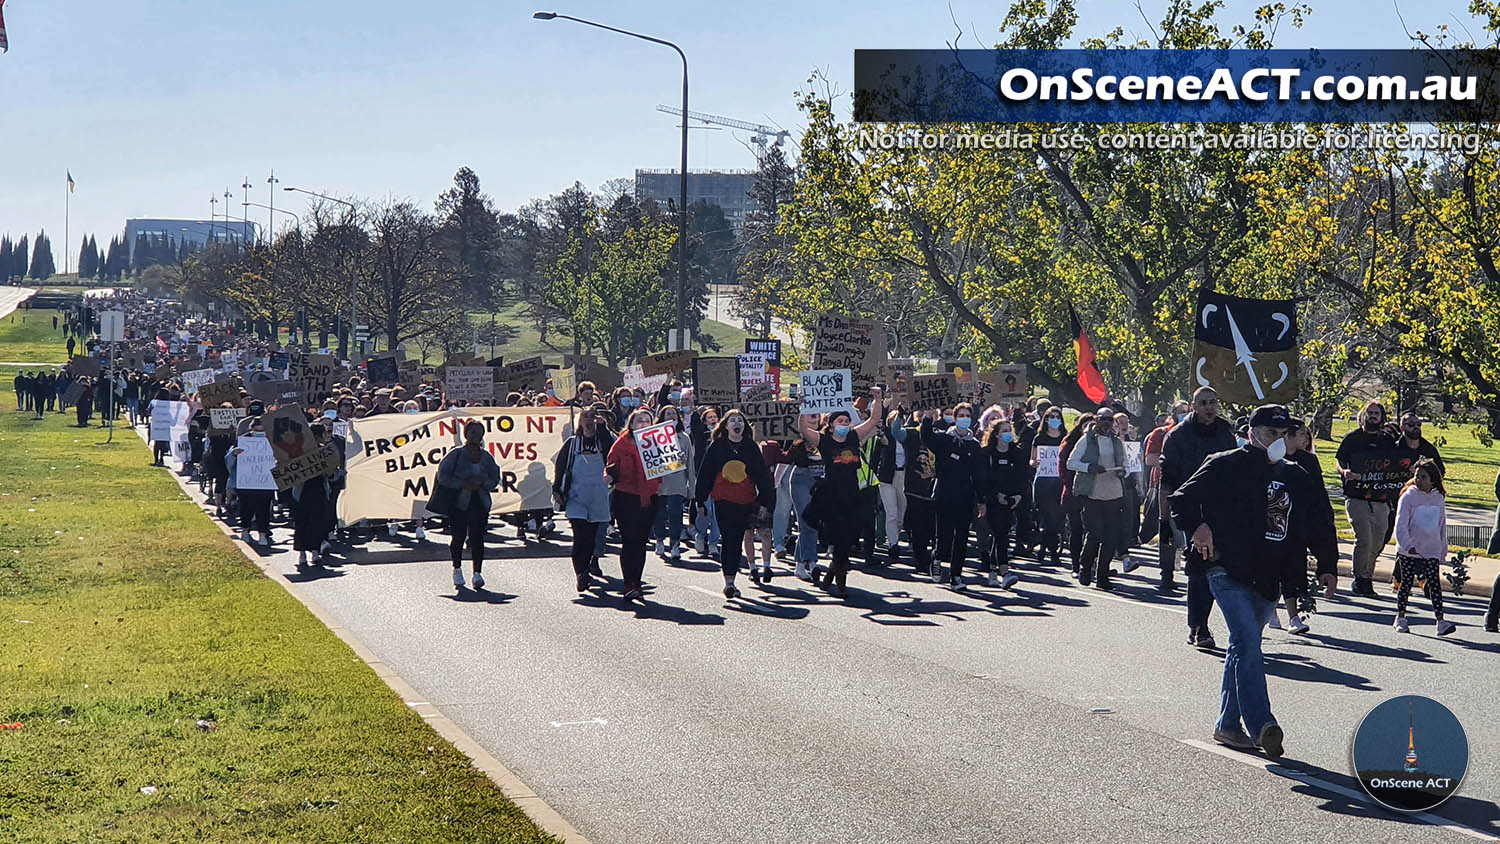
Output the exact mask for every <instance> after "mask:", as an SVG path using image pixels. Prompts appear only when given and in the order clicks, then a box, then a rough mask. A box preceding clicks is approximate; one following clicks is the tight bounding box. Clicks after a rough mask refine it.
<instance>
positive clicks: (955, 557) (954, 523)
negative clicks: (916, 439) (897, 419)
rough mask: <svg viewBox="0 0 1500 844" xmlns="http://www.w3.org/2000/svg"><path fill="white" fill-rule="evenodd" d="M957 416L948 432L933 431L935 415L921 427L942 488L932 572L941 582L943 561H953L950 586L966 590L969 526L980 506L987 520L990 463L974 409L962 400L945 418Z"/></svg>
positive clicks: (937, 496)
mask: <svg viewBox="0 0 1500 844" xmlns="http://www.w3.org/2000/svg"><path fill="white" fill-rule="evenodd" d="M949 416H952V418H953V427H951V428H950V429H948V430H947V431H937V430H934V429H933V425H932V419H931V417H930V416H928V417H924V418H923V419H922V424H921V433H922V445H923V447H924V448H926V449H927V450H929V451H931V452H932V457H933V468H934V470H935V474H936V475H937V487H936V490H935V497H934V499H933V504H934V506H935V508H936V510H937V553H936V554H935V555H934V560H933V568H932V571H931V572H930V577H931V578H932V582H934V583H937V582H938V578H939V572H938V570H937V567H938V560H941V559H944V558H946V560H947V562H948V587H949V588H950V589H953V590H955V591H963V590H964V588H965V585H964V580H963V570H964V560H965V558H966V557H967V556H968V551H969V526H970V524H971V522H972V521H973V518H974V513H975V505H976V504H977V505H978V511H979V518H981V519H982V518H985V507H984V502H983V498H982V496H983V493H984V485H985V480H984V460H983V458H982V457H981V455H980V453H979V452H980V446H979V441H978V439H976V438H975V436H974V431H973V425H974V408H973V407H972V406H971V405H970V404H969V403H968V402H962V403H960V404H959V405H958V406H957V407H955V408H953V412H952V413H951V414H950V413H944V414H943V418H944V419H947V418H948V417H949Z"/></svg>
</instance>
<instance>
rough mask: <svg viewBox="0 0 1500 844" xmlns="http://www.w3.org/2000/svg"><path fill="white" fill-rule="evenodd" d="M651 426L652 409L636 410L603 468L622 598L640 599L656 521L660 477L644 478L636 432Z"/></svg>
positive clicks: (610, 450) (628, 599)
mask: <svg viewBox="0 0 1500 844" xmlns="http://www.w3.org/2000/svg"><path fill="white" fill-rule="evenodd" d="M649 427H651V411H649V410H644V409H643V410H637V411H635V412H633V413H631V414H630V416H629V417H627V419H626V423H625V431H624V432H623V433H622V434H621V435H620V438H619V439H617V440H615V444H614V445H613V446H611V447H610V449H609V458H608V459H607V460H606V462H605V464H604V471H605V473H606V474H608V475H609V477H610V480H611V482H612V483H613V485H614V492H613V493H611V494H610V498H609V510H610V513H611V514H612V515H613V516H614V520H615V524H616V525H618V526H619V528H620V573H621V577H623V578H624V580H625V600H626V601H642V600H644V596H643V595H642V593H641V572H643V571H644V570H645V568H646V540H647V538H648V537H649V536H650V534H651V524H652V523H653V522H655V521H656V494H657V491H658V490H660V489H661V480H660V479H654V480H647V479H646V467H645V466H644V465H643V464H642V463H641V452H640V449H639V448H638V447H637V446H636V442H635V434H636V432H637V431H639V430H641V429H642V428H649Z"/></svg>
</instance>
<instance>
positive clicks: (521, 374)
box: [499, 357, 547, 392]
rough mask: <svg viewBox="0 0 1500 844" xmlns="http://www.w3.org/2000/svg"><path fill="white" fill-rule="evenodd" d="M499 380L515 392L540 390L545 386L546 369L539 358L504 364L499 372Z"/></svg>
mask: <svg viewBox="0 0 1500 844" xmlns="http://www.w3.org/2000/svg"><path fill="white" fill-rule="evenodd" d="M499 380H501V381H504V382H505V383H507V384H509V385H510V388H511V389H512V390H515V391H516V392H525V391H527V390H540V389H542V388H543V387H545V386H547V367H546V366H545V365H544V364H543V363H542V359H541V358H539V357H535V358H527V359H525V360H518V361H516V362H514V363H508V364H506V365H505V366H504V367H503V368H502V369H501V370H500V376H499Z"/></svg>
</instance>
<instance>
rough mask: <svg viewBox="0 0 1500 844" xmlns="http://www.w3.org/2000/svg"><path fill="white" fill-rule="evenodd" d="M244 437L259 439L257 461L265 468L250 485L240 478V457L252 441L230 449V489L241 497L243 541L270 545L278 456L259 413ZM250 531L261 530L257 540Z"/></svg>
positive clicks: (249, 543) (234, 494)
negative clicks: (274, 468) (273, 475)
mask: <svg viewBox="0 0 1500 844" xmlns="http://www.w3.org/2000/svg"><path fill="white" fill-rule="evenodd" d="M245 438H246V439H249V440H257V441H258V442H256V443H254V445H255V446H256V448H255V451H256V463H257V465H260V466H262V467H263V468H264V472H263V473H262V476H261V477H260V478H258V480H259V483H257V484H256V485H255V486H254V487H250V486H247V485H246V483H244V482H241V478H240V470H241V466H240V457H241V456H243V455H244V454H245V453H246V450H247V449H249V448H250V446H251V444H250V443H240V444H238V445H237V446H236V447H235V448H234V449H232V450H231V451H230V452H229V458H228V463H229V477H230V483H231V486H230V492H231V493H232V494H233V496H234V497H235V498H236V499H238V501H239V510H240V541H241V542H243V543H245V544H246V545H252V544H260V545H270V544H271V501H272V499H273V498H274V497H275V495H276V483H275V481H273V480H271V476H270V467H271V465H272V464H274V463H275V462H276V458H275V457H274V456H272V454H271V444H270V443H269V442H265V439H266V426H265V423H264V422H263V421H261V418H260V417H258V416H257V417H256V418H254V419H253V420H251V421H250V430H249V432H248V433H247V434H246V436H245ZM246 462H247V464H248V463H249V458H246ZM251 531H257V532H258V533H259V534H260V538H259V541H258V542H257V541H256V540H255V539H254V538H253V537H252V534H251Z"/></svg>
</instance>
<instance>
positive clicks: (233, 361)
mask: <svg viewBox="0 0 1500 844" xmlns="http://www.w3.org/2000/svg"><path fill="white" fill-rule="evenodd" d="M219 368H220V369H222V370H224V371H225V372H228V373H230V374H233V373H236V372H239V371H240V353H239V352H225V353H223V354H221V355H219Z"/></svg>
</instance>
